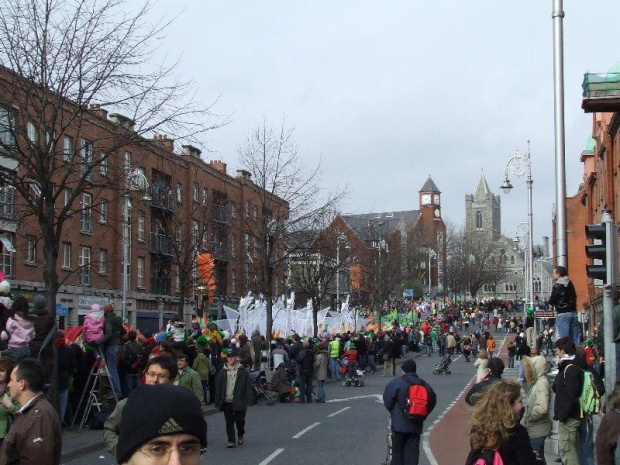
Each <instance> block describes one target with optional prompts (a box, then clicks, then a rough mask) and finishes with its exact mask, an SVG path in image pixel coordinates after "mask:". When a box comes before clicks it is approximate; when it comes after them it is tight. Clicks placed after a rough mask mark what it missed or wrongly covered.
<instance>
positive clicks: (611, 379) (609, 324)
mask: <svg viewBox="0 0 620 465" xmlns="http://www.w3.org/2000/svg"><path fill="white" fill-rule="evenodd" d="M601 219H602V223H603V224H605V226H606V228H605V233H606V245H607V250H606V252H607V257H606V260H605V262H606V263H605V264H606V266H607V282H606V283H605V285H604V287H603V289H604V290H603V327H604V334H603V337H604V341H605V391H606V392H608V393H611V391H612V390H613V388H614V386H615V384H616V344H614V336H615V335H614V312H615V310H614V292H615V289H616V283H617V279H618V276H617V268H616V262H617V256H618V255H617V249H618V228H617V227H616V225H615V224H614V222H613V219H612V217H611V213H610V212H608V211H605V212H603V214H602V216H601Z"/></svg>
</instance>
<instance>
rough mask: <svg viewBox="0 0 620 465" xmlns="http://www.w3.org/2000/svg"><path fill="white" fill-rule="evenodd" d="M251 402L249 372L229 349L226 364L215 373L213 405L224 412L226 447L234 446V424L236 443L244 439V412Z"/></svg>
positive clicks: (240, 443) (241, 443)
mask: <svg viewBox="0 0 620 465" xmlns="http://www.w3.org/2000/svg"><path fill="white" fill-rule="evenodd" d="M251 403H252V382H251V380H250V373H249V372H248V371H247V370H246V369H245V368H243V367H242V366H241V364H240V363H239V362H238V361H237V354H236V352H234V351H232V350H231V351H230V352H229V353H228V354H227V356H226V365H225V366H224V369H223V370H221V371H220V372H219V373H218V375H217V380H216V383H215V406H216V407H217V408H218V409H219V410H221V411H223V412H224V418H225V419H226V434H227V436H228V444H227V445H226V447H228V448H233V447H235V426H236V427H237V443H238V444H239V445H240V446H241V445H243V443H244V441H245V412H246V410H247V409H248V406H249V405H250V404H251Z"/></svg>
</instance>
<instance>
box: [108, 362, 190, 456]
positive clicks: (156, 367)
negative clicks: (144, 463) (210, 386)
mask: <svg viewBox="0 0 620 465" xmlns="http://www.w3.org/2000/svg"><path fill="white" fill-rule="evenodd" d="M177 372H178V367H177V364H176V362H175V361H174V359H173V358H172V357H171V356H170V355H159V356H156V357H153V358H151V359H150V360H149V361H148V362H147V364H146V368H145V369H144V379H145V384H146V385H147V386H153V385H155V384H172V383H174V380H175V379H176V376H177ZM126 403H127V399H122V400H120V401H119V402H118V403H117V404H116V407H115V408H114V411H112V413H111V414H110V416H109V417H108V419H107V420H106V422H105V424H104V425H103V440H104V442H105V446H106V449H107V450H108V452H109V453H110V454H112V455H116V445H117V443H118V435H119V433H120V431H121V421H122V418H123V410H124V409H125V404H126Z"/></svg>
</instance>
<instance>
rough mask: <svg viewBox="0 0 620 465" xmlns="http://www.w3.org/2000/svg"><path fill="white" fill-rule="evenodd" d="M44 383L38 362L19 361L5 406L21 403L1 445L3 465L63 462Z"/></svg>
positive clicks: (55, 463) (4, 398) (3, 401)
mask: <svg viewBox="0 0 620 465" xmlns="http://www.w3.org/2000/svg"><path fill="white" fill-rule="evenodd" d="M18 299H19V297H18ZM16 300H17V299H16ZM44 383H45V371H44V369H43V366H42V365H41V363H40V362H39V361H38V360H36V359H32V358H24V359H22V360H20V362H19V363H18V364H17V366H16V367H15V368H14V369H13V371H12V372H11V378H10V381H9V386H8V389H9V393H10V395H11V397H10V399H9V398H8V397H7V396H4V397H3V398H2V403H3V404H4V406H5V407H6V408H9V409H10V408H12V407H13V405H14V403H19V405H21V407H20V408H19V410H18V411H17V413H16V414H15V417H14V420H13V425H12V426H11V428H10V429H9V433H8V434H7V436H6V437H5V438H4V441H3V443H2V449H0V463H2V464H33V463H36V464H39V465H57V464H59V463H60V453H61V450H62V436H61V434H60V421H59V420H58V414H57V413H56V410H54V407H52V405H51V404H50V403H49V402H48V401H47V399H46V398H45V396H44V395H43V386H44Z"/></svg>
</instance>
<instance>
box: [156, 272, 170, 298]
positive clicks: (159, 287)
mask: <svg viewBox="0 0 620 465" xmlns="http://www.w3.org/2000/svg"><path fill="white" fill-rule="evenodd" d="M151 292H152V293H153V294H163V295H171V293H172V285H171V280H170V278H161V277H155V276H153V277H151Z"/></svg>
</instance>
